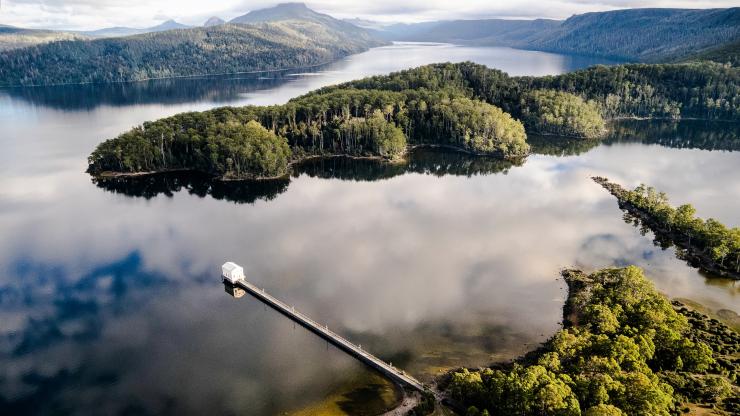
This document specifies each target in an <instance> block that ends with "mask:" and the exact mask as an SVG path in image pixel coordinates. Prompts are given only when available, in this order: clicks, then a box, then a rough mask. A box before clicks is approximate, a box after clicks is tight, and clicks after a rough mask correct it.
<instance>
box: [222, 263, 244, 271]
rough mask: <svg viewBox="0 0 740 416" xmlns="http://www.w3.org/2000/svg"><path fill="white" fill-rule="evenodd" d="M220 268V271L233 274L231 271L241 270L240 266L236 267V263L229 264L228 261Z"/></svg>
mask: <svg viewBox="0 0 740 416" xmlns="http://www.w3.org/2000/svg"><path fill="white" fill-rule="evenodd" d="M221 268H222V269H223V270H224V271H227V272H233V271H234V270H236V269H241V268H242V266H240V265H238V264H236V263H234V262H230V261H227V262H226V263H224V265H223V266H221Z"/></svg>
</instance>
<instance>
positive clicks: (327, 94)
mask: <svg viewBox="0 0 740 416" xmlns="http://www.w3.org/2000/svg"><path fill="white" fill-rule="evenodd" d="M679 84H680V85H681V87H680V88H679V87H677V85H679ZM738 97H740V77H739V75H738V69H736V68H731V67H729V66H724V65H719V64H714V63H701V64H673V65H622V66H615V67H604V66H597V67H593V68H590V69H587V70H583V71H577V72H574V73H570V74H564V75H560V76H556V77H550V76H548V77H510V76H508V75H507V74H506V73H504V72H501V71H498V70H495V69H489V68H487V67H485V66H482V65H477V64H473V63H469V62H467V63H460V64H435V65H427V66H423V67H419V68H415V69H411V70H407V71H402V72H398V73H394V74H390V75H387V76H377V77H370V78H366V79H362V80H358V81H353V82H349V83H345V84H341V85H337V86H332V87H327V88H323V89H319V90H317V91H314V92H311V93H309V94H306V95H304V96H301V97H298V98H295V99H293V100H291V101H289V102H288V103H286V104H283V105H274V106H261V107H260V106H246V107H240V108H219V109H215V110H210V111H206V112H202V113H185V114H179V115H176V116H173V117H169V118H165V119H162V120H158V121H154V122H148V123H144V124H143V125H142V126H140V127H137V128H135V129H133V130H131V131H129V132H126V133H124V134H122V135H120V136H119V137H117V138H115V139H111V140H108V141H106V142H104V143H102V144H101V145H100V146H98V148H97V149H95V151H94V152H93V153H92V154H91V155H90V157H89V171H90V172H91V173H93V174H100V173H103V172H107V171H112V172H118V173H139V172H157V171H167V170H182V169H189V170H197V171H200V172H203V173H208V174H211V175H214V176H218V177H223V178H264V177H273V176H279V175H282V174H285V173H286V171H287V169H288V167H289V165H290V164H291V163H293V162H296V161H299V160H301V159H304V158H305V157H308V156H326V155H348V156H358V157H380V158H384V159H396V158H398V157H401V156H402V155H403V153H404V152H405V150H406V148H407V146H409V145H442V146H446V147H451V148H455V149H458V150H461V151H465V152H469V153H473V154H479V155H490V156H497V157H502V158H507V159H515V158H521V157H523V156H526V155H527V154H528V152H529V144H528V143H527V140H526V132H529V133H539V134H549V135H561V136H568V137H574V138H583V139H592V138H598V137H601V136H602V135H603V134H604V133H605V132H606V129H605V120H609V119H617V118H628V117H634V118H671V119H678V118H680V117H682V116H683V117H689V118H705V119H711V120H715V119H736V118H737V117H740V98H738ZM250 122H254V123H258V124H259V125H261V126H263V127H264V128H265V129H267V130H268V131H269V132H271V134H272V135H271V136H270V137H269V138H268V139H264V138H261V139H259V140H258V139H256V138H254V137H253V135H255V134H257V132H258V129H256V128H250V129H246V130H248V132H247V131H246V130H245V129H244V126H246V125H247V124H248V123H250ZM253 127H254V125H253ZM260 134H261V133H260ZM260 137H261V136H260ZM263 139H264V140H263ZM256 143H262V144H263V146H262V147H260V148H259V149H258V148H257V147H256ZM265 143H267V144H265ZM286 147H287V148H289V149H288V150H287V151H285V150H284V149H286ZM260 157H266V158H268V160H267V161H265V163H257V158H260Z"/></svg>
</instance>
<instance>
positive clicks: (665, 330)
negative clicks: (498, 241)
mask: <svg viewBox="0 0 740 416" xmlns="http://www.w3.org/2000/svg"><path fill="white" fill-rule="evenodd" d="M563 276H564V278H565V279H566V281H567V283H568V287H569V293H568V300H567V302H566V305H565V307H564V309H563V312H564V322H565V325H564V326H565V327H564V329H562V330H560V331H558V332H557V333H556V334H555V335H554V336H553V337H552V338H551V339H550V340H549V341H548V342H547V343H545V344H544V345H543V346H542V347H541V348H540V349H539V350H537V351H535V352H534V353H531V354H529V355H528V356H525V357H524V358H523V359H521V360H519V361H518V362H516V363H513V364H511V365H505V366H500V367H498V368H486V369H483V370H476V371H469V370H462V371H459V372H455V373H453V374H452V375H451V380H450V381H449V385H448V387H447V391H448V392H449V394H450V395H451V396H452V398H454V399H455V400H457V401H459V402H461V403H462V404H463V406H464V407H466V408H467V409H468V411H467V415H468V416H478V415H559V416H568V415H573V416H577V415H588V416H620V415H655V416H659V415H665V416H668V415H674V414H680V413H682V412H684V411H688V407H686V406H687V405H695V404H702V405H706V406H711V407H714V408H715V409H716V410H720V411H727V412H728V413H734V414H737V413H736V412H738V411H740V402H739V401H738V400H737V397H738V392H739V391H740V386H738V376H739V375H740V374H739V373H740V368H739V367H738V363H737V361H736V359H733V357H734V356H736V354H738V352H740V336H739V335H738V334H737V333H735V332H734V331H732V330H731V329H730V328H728V327H726V326H724V325H722V324H721V323H719V322H717V321H715V320H709V319H708V318H706V317H704V316H703V315H701V314H698V313H696V312H693V311H689V310H688V309H687V308H685V307H683V305H680V304H675V305H671V303H670V302H669V301H668V300H667V299H666V298H665V297H664V296H663V295H661V294H659V293H658V292H657V290H656V289H655V287H654V286H653V285H652V283H651V282H650V281H649V280H648V279H647V278H645V276H644V275H643V272H642V270H641V269H639V268H637V267H634V266H630V267H626V268H621V269H603V270H600V271H597V272H594V273H592V274H590V275H586V274H584V273H582V272H580V271H576V270H568V271H565V272H563ZM674 306H675V307H674ZM733 360H734V361H733Z"/></svg>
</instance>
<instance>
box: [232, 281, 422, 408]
mask: <svg viewBox="0 0 740 416" xmlns="http://www.w3.org/2000/svg"><path fill="white" fill-rule="evenodd" d="M224 284H227V285H230V283H229V282H224ZM234 285H235V286H238V287H240V288H242V289H244V290H245V291H246V292H247V293H249V294H250V295H252V296H254V297H255V298H257V299H258V300H260V301H261V302H262V303H264V304H266V305H267V306H269V307H271V308H273V309H275V310H276V311H278V312H280V313H281V314H283V315H285V316H287V317H288V318H290V319H291V320H293V321H294V322H296V323H298V324H299V325H301V326H302V327H304V328H306V329H308V330H309V331H311V332H313V333H314V334H316V335H318V336H319V337H321V338H323V339H325V340H326V341H327V342H328V343H330V344H332V345H334V346H335V347H337V348H339V349H340V350H342V351H344V352H346V353H347V354H349V355H351V356H353V357H354V358H356V359H357V360H359V361H361V362H362V363H364V364H365V365H367V366H368V367H370V368H372V369H374V370H376V371H377V372H379V373H380V374H382V375H383V376H385V377H386V378H388V379H390V380H391V381H393V382H394V383H396V384H398V385H400V386H401V387H404V388H409V389H411V390H416V391H419V392H422V393H423V392H424V391H425V390H426V388H425V387H424V385H423V384H422V383H421V382H419V381H418V380H416V379H415V378H413V377H411V376H410V375H408V374H406V373H405V372H404V371H403V370H399V369H397V368H396V367H393V366H392V365H391V364H390V363H386V362H385V361H383V360H381V359H380V358H378V357H376V356H374V355H372V354H370V353H369V352H367V351H365V350H363V349H362V348H361V347H360V346H358V345H355V344H354V343H352V342H349V341H348V340H347V339H345V338H344V337H342V336H341V335H339V334H337V333H336V332H334V331H332V330H330V329H329V327H328V326H327V325H320V324H319V323H318V322H316V321H314V320H313V319H311V318H309V317H308V316H306V315H305V314H303V313H301V312H299V311H297V310H296V309H295V307H293V306H288V305H287V304H286V303H284V302H282V301H280V300H279V299H277V298H275V297H274V296H272V295H270V294H268V293H267V292H265V290H264V289H260V288H258V287H257V286H255V285H253V284H252V283H249V282H247V281H246V280H245V279H239V280H237V281H236V282H235V284H234Z"/></svg>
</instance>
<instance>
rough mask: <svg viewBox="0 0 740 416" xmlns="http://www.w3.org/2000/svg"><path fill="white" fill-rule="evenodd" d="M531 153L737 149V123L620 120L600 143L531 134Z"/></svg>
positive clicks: (739, 145) (739, 133)
mask: <svg viewBox="0 0 740 416" xmlns="http://www.w3.org/2000/svg"><path fill="white" fill-rule="evenodd" d="M527 141H528V142H529V144H530V145H531V146H532V153H534V154H540V155H548V156H577V155H580V154H583V153H586V152H588V151H590V150H592V149H594V148H596V147H598V146H601V145H607V146H609V145H614V144H623V143H642V144H655V145H659V146H663V147H670V148H674V149H701V150H726V151H738V150H740V123H732V122H709V121H701V120H682V121H671V120H619V121H615V122H613V123H612V124H611V126H610V132H609V134H608V135H607V136H606V137H605V138H604V139H602V140H584V139H571V138H567V137H556V136H537V135H530V136H529V137H528V138H527Z"/></svg>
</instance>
